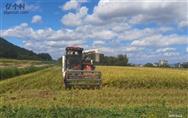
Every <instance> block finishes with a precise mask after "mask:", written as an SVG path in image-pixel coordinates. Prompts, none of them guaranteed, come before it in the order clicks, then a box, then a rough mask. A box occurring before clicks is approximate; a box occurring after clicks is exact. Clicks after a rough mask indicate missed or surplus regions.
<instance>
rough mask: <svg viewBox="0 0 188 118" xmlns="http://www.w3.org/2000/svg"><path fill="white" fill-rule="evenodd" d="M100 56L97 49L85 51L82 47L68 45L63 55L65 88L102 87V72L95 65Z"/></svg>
mask: <svg viewBox="0 0 188 118" xmlns="http://www.w3.org/2000/svg"><path fill="white" fill-rule="evenodd" d="M100 56H101V54H99V53H98V50H97V49H93V50H85V51H83V48H80V47H67V48H66V55H65V56H63V57H62V74H63V79H64V86H65V88H100V87H101V72H99V71H95V66H94V62H99V61H100Z"/></svg>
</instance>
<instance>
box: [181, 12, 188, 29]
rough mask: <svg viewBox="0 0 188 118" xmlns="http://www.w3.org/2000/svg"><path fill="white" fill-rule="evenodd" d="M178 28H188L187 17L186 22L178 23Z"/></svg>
mask: <svg viewBox="0 0 188 118" xmlns="http://www.w3.org/2000/svg"><path fill="white" fill-rule="evenodd" d="M187 15H188V14H187ZM179 26H180V27H181V28H184V27H188V17H187V20H184V21H181V22H180V23H179Z"/></svg>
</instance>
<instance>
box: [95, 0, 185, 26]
mask: <svg viewBox="0 0 188 118" xmlns="http://www.w3.org/2000/svg"><path fill="white" fill-rule="evenodd" d="M185 14H187V1H186V0H181V2H180V1H178V0H157V1H156V0H142V1H140V0H137V1H132V0H117V1H114V0H100V1H99V4H98V6H96V7H95V8H94V13H93V14H92V16H93V18H94V19H102V20H108V19H112V18H116V17H128V18H130V21H129V22H132V23H139V22H145V21H151V22H158V23H160V24H161V23H162V24H164V23H172V22H178V21H180V20H182V19H186V15H185ZM95 17H98V18H95Z"/></svg>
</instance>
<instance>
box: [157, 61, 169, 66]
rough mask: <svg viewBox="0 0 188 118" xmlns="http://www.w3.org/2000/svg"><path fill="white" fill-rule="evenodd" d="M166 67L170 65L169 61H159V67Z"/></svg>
mask: <svg viewBox="0 0 188 118" xmlns="http://www.w3.org/2000/svg"><path fill="white" fill-rule="evenodd" d="M165 65H168V61H167V60H159V66H165Z"/></svg>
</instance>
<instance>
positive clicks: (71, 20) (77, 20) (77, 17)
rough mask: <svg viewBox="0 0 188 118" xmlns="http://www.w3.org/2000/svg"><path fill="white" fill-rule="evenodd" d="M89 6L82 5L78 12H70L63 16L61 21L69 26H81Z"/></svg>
mask: <svg viewBox="0 0 188 118" xmlns="http://www.w3.org/2000/svg"><path fill="white" fill-rule="evenodd" d="M87 12H88V8H86V7H81V8H80V9H79V11H78V12H77V13H71V12H70V13H68V14H66V15H64V16H63V17H62V18H61V22H62V23H63V24H64V25H67V26H79V25H81V24H82V21H83V18H84V17H85V16H86V15H87Z"/></svg>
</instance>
